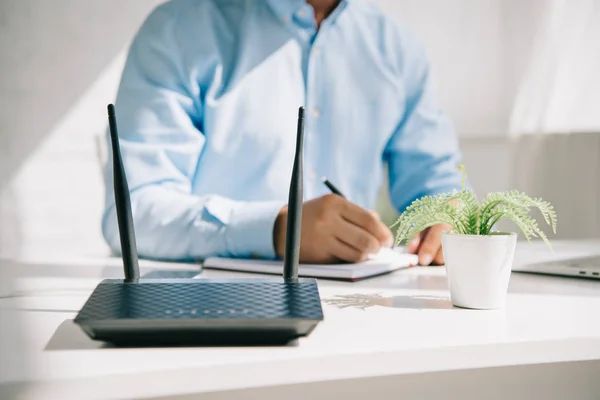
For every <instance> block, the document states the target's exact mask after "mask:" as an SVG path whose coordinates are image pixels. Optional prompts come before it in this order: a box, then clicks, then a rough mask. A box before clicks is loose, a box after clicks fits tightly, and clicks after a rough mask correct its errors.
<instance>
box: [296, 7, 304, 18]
mask: <svg viewBox="0 0 600 400" xmlns="http://www.w3.org/2000/svg"><path fill="white" fill-rule="evenodd" d="M297 14H298V16H299V17H304V16H305V15H306V10H305V9H304V8H301V9H299V10H298V12H297Z"/></svg>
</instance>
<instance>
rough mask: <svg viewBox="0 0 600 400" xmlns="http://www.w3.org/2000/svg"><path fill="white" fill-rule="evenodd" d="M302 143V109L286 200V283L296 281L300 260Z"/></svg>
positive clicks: (284, 275) (300, 110)
mask: <svg viewBox="0 0 600 400" xmlns="http://www.w3.org/2000/svg"><path fill="white" fill-rule="evenodd" d="M303 143H304V107H300V109H299V110H298V132H297V135H296V156H295V159H294V169H293V170H292V180H291V182H290V195H289V199H288V213H287V229H286V235H285V254H284V260H283V279H284V280H285V281H286V282H296V281H297V280H298V261H299V258H300V234H301V232H302V188H303V180H302V179H303V178H302V157H303V151H302V147H303Z"/></svg>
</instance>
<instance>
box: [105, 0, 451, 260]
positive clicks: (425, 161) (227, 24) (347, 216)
mask: <svg viewBox="0 0 600 400" xmlns="http://www.w3.org/2000/svg"><path fill="white" fill-rule="evenodd" d="M301 105H304V106H305V107H306V110H307V119H306V121H305V147H304V154H305V158H304V167H305V174H304V175H305V183H304V194H305V200H306V201H305V203H304V205H303V217H302V237H301V242H302V243H301V248H300V260H301V261H302V262H315V263H316V262H318V263H327V262H340V261H351V262H352V261H359V260H362V259H364V258H365V257H366V256H367V255H368V254H370V253H373V252H376V251H378V250H379V249H380V248H381V247H382V246H390V245H391V244H392V243H393V235H392V232H391V231H390V229H389V228H388V227H386V226H385V225H384V224H383V223H382V222H381V221H380V220H379V218H378V217H377V214H376V213H374V212H372V211H369V210H371V209H372V208H373V206H374V203H375V200H376V195H377V189H378V188H379V186H380V184H381V182H382V171H383V169H382V164H383V163H384V162H385V163H387V164H388V171H389V185H390V194H391V200H392V203H393V204H394V206H395V207H396V208H397V209H398V210H403V209H404V208H405V207H406V206H407V205H409V204H410V203H411V202H412V201H413V200H415V199H416V198H419V197H421V196H423V195H427V194H435V193H439V192H445V191H451V190H453V189H455V188H459V187H460V180H461V177H460V175H459V174H458V171H457V169H456V166H457V165H458V162H459V158H460V154H459V149H458V145H457V140H456V137H455V133H454V131H453V128H452V126H451V124H450V123H449V121H448V119H447V118H446V116H445V115H444V113H443V112H442V111H441V110H440V108H439V106H438V103H437V101H436V98H435V95H434V88H433V85H432V78H431V74H430V70H429V65H428V61H427V59H426V55H425V52H424V50H423V48H422V47H421V46H420V45H419V44H418V42H417V41H416V40H415V38H413V37H412V36H411V34H410V33H409V32H407V31H406V30H405V29H404V28H402V27H400V26H397V25H396V24H394V23H393V22H391V21H390V20H388V19H387V17H385V16H384V15H383V14H382V13H381V12H380V11H378V10H377V9H376V8H375V7H374V6H373V5H371V4H370V3H369V2H368V1H367V0H342V1H339V0H308V1H303V0H248V1H243V0H175V1H171V2H168V3H166V4H163V5H161V6H159V7H158V8H157V9H156V10H155V11H154V12H153V13H152V14H151V15H150V16H149V17H148V19H147V20H146V21H145V23H144V24H143V26H142V28H141V29H140V31H139V32H138V34H137V35H136V37H135V40H134V42H133V43H132V46H131V49H130V53H129V56H128V59H127V63H126V66H125V69H124V72H123V77H122V82H121V85H120V88H119V92H118V96H117V101H116V110H117V120H118V124H119V132H120V134H121V147H122V154H123V158H124V164H125V168H126V170H127V174H128V179H129V185H130V190H131V200H132V207H133V218H134V224H135V229H136V234H137V244H138V251H139V253H140V254H141V255H142V256H146V257H153V258H162V259H177V260H183V259H197V258H204V257H207V256H215V255H217V256H233V257H263V258H274V257H277V256H282V255H283V250H284V243H285V231H286V229H285V225H286V219H287V218H286V211H287V210H286V207H285V205H286V202H287V195H288V190H289V182H290V175H291V169H292V163H293V152H294V146H295V135H296V118H297V110H298V107H299V106H301ZM107 165H108V169H107V171H106V186H107V198H106V211H105V214H104V218H103V233H104V237H105V239H106V241H107V242H108V244H109V245H110V246H111V248H113V249H114V250H116V251H118V249H119V237H118V228H117V223H116V216H115V207H114V203H113V193H112V181H111V176H112V175H111V174H112V172H111V171H110V165H111V163H110V160H109V163H108V164H107ZM321 176H326V177H327V178H329V179H330V180H331V181H332V182H334V183H335V185H336V186H338V187H339V189H340V190H341V192H342V193H344V195H345V197H346V198H347V199H348V200H346V199H344V198H343V197H340V196H337V195H332V194H330V193H329V192H328V190H327V187H325V186H324V185H323V183H322V182H321V179H320V178H321ZM447 229H449V227H448V226H434V227H432V228H430V229H429V230H428V231H426V232H423V233H422V234H421V235H420V236H419V237H417V238H416V239H415V240H414V241H413V242H412V243H411V244H410V246H409V250H410V251H411V252H413V253H418V254H419V261H420V264H422V265H429V264H431V263H432V262H434V263H438V264H439V263H442V262H443V255H442V252H441V246H440V233H441V232H442V231H443V230H447Z"/></svg>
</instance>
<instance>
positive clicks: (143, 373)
mask: <svg viewBox="0 0 600 400" xmlns="http://www.w3.org/2000/svg"><path fill="white" fill-rule="evenodd" d="M554 246H555V250H556V253H555V254H551V253H549V252H548V251H547V250H546V249H545V248H544V247H543V246H542V245H541V244H540V243H533V244H527V243H519V245H518V250H517V255H516V262H517V263H522V262H528V261H537V260H541V259H552V258H557V257H567V256H573V255H588V254H600V240H599V241H587V242H555V243H554ZM142 266H143V270H145V271H148V270H150V269H152V268H157V267H158V268H160V269H165V268H174V267H175V268H182V266H181V265H178V266H173V265H172V264H171V265H169V264H164V265H163V264H159V263H149V262H143V263H142ZM7 274H11V275H13V279H12V283H11V284H8V283H7V282H8V280H7V278H6V275H7ZM120 274H121V269H120V260H118V259H95V260H71V261H70V262H69V263H65V262H62V263H60V262H59V261H58V260H57V261H56V262H48V263H46V264H44V263H40V262H38V261H35V260H29V261H24V260H21V261H7V260H4V261H0V276H2V277H3V279H2V284H0V291H2V292H1V293H0V295H2V296H5V297H4V298H3V299H0V398H1V399H5V398H27V399H29V398H32V399H38V398H39V399H41V398H44V399H45V398H52V399H71V398H73V399H91V398H163V397H170V396H177V398H181V399H183V398H198V397H200V396H199V395H200V394H205V396H201V398H211V399H212V398H214V399H217V398H218V399H221V398H227V399H235V398H261V399H271V398H273V399H275V398H287V399H296V398H298V399H300V398H328V399H333V398H342V397H343V398H365V397H369V398H394V399H397V398H404V397H406V398H411V397H413V396H416V397H418V398H442V397H443V398H445V399H454V398H460V399H470V398H473V399H475V398H486V399H496V398H498V399H505V398H511V399H515V398H543V399H555V398H556V399H558V398H561V399H562V398H569V399H587V398H600V281H590V280H581V279H574V278H559V277H548V276H539V275H527V274H520V273H513V275H512V278H511V285H510V294H509V298H508V304H507V307H506V309H505V310H500V311H475V310H464V309H458V308H452V306H451V304H450V302H449V294H448V291H447V289H446V281H445V276H444V269H443V268H441V267H428V268H413V269H410V270H404V271H398V272H396V273H394V274H390V275H386V276H381V277H378V278H374V279H369V280H365V281H361V282H356V283H345V282H336V281H325V280H321V281H320V282H319V288H320V291H321V296H322V298H323V299H324V312H325V321H324V322H323V323H321V324H320V325H319V326H318V327H317V328H316V330H315V331H314V332H313V333H312V334H311V335H310V336H309V337H308V338H304V339H301V340H300V341H299V342H298V343H297V344H296V345H295V346H286V347H279V348H264V347H255V348H162V349H161V348H152V349H115V348H109V347H104V346H103V345H102V343H97V342H94V341H91V340H89V339H88V338H87V336H85V335H84V333H83V332H82V331H80V329H79V328H78V327H77V326H75V325H74V324H73V323H72V322H71V320H72V319H73V318H74V316H75V315H76V312H77V311H78V309H79V308H80V307H81V306H82V305H83V303H84V302H85V300H86V299H87V297H88V295H89V294H90V292H91V291H92V289H93V288H94V286H95V285H96V284H97V282H98V281H99V280H100V279H101V278H104V277H119V276H120ZM204 274H205V275H206V276H207V277H224V276H227V277H231V276H250V275H243V274H233V273H227V272H217V271H205V272H204ZM251 276H252V277H256V275H251ZM10 294H12V297H9V298H6V296H7V295H10ZM242 389H244V390H242ZM192 395H196V396H198V397H196V396H192ZM188 396H189V397H188Z"/></svg>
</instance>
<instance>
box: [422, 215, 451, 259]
mask: <svg viewBox="0 0 600 400" xmlns="http://www.w3.org/2000/svg"><path fill="white" fill-rule="evenodd" d="M450 229H452V228H451V227H450V226H449V225H445V224H440V225H434V226H432V227H431V228H429V229H426V230H425V231H424V232H422V238H421V244H420V246H419V249H418V255H419V264H420V265H430V264H431V263H432V262H435V264H443V263H444V255H443V252H442V232H445V231H448V230H450Z"/></svg>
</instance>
